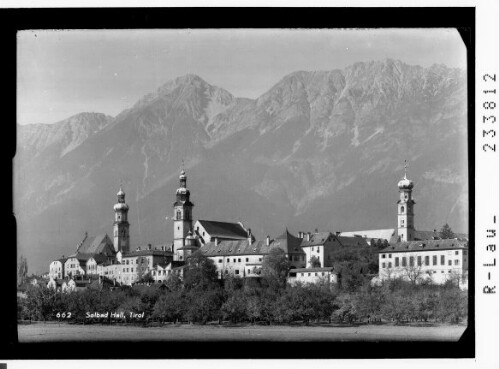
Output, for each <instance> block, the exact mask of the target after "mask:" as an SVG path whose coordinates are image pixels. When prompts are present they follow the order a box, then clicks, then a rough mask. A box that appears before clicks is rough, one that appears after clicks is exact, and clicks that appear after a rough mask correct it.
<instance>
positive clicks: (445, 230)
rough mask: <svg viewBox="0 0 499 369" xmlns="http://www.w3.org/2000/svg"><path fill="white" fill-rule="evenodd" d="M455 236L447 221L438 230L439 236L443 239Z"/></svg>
mask: <svg viewBox="0 0 499 369" xmlns="http://www.w3.org/2000/svg"><path fill="white" fill-rule="evenodd" d="M455 237H456V235H455V234H454V232H452V229H451V227H450V226H449V225H448V224H447V223H445V224H444V226H443V227H442V229H441V230H440V238H442V239H444V240H445V239H450V238H455Z"/></svg>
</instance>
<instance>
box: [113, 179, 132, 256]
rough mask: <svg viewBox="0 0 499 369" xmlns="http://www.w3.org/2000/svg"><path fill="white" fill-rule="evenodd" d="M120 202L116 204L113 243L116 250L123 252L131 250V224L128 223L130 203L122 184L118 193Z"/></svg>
mask: <svg viewBox="0 0 499 369" xmlns="http://www.w3.org/2000/svg"><path fill="white" fill-rule="evenodd" d="M116 196H118V202H117V203H116V204H115V205H114V224H113V228H114V229H113V244H114V251H115V252H118V251H121V253H122V254H125V253H127V252H128V251H129V250H130V233H129V232H130V224H129V223H128V209H129V207H128V205H127V204H126V202H125V192H124V191H123V188H122V186H120V190H119V191H118V193H117V194H116Z"/></svg>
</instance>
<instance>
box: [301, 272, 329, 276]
mask: <svg viewBox="0 0 499 369" xmlns="http://www.w3.org/2000/svg"><path fill="white" fill-rule="evenodd" d="M300 274H301V276H302V277H304V276H305V274H308V276H309V277H310V276H311V274H312V273H296V275H300ZM320 275H322V276H325V275H326V274H325V273H324V272H320ZM314 276H315V277H317V276H319V273H318V272H317V273H314Z"/></svg>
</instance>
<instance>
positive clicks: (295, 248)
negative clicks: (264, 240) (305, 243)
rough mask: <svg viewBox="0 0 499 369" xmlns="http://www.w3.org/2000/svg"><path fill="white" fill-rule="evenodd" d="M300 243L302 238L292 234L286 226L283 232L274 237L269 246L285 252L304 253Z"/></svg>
mask: <svg viewBox="0 0 499 369" xmlns="http://www.w3.org/2000/svg"><path fill="white" fill-rule="evenodd" d="M301 243H302V239H301V238H298V237H295V236H293V235H292V234H291V233H289V232H288V229H287V228H286V230H285V231H284V233H283V234H281V235H280V236H278V237H276V239H275V240H274V241H273V242H272V243H271V244H270V247H271V248H272V247H279V248H280V249H282V250H283V251H284V252H285V253H287V254H305V252H304V251H303V249H302V248H301Z"/></svg>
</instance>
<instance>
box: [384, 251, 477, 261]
mask: <svg viewBox="0 0 499 369" xmlns="http://www.w3.org/2000/svg"><path fill="white" fill-rule="evenodd" d="M454 255H459V250H456V251H454ZM463 255H465V256H466V255H468V252H467V251H466V250H463ZM386 256H387V254H381V258H382V259H386ZM391 257H392V254H388V259H390V258H391ZM426 257H429V256H426ZM433 257H434V258H435V257H436V256H435V255H434V256H433Z"/></svg>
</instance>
